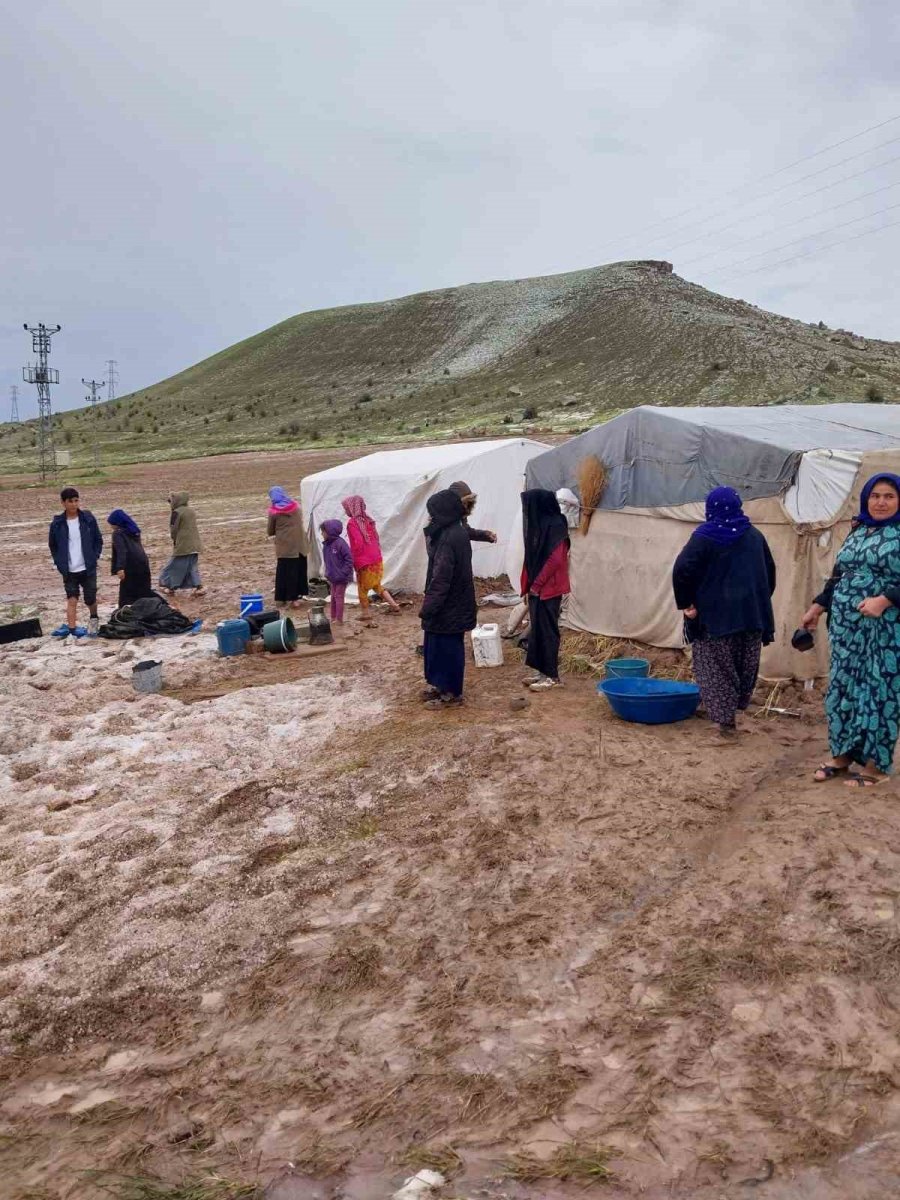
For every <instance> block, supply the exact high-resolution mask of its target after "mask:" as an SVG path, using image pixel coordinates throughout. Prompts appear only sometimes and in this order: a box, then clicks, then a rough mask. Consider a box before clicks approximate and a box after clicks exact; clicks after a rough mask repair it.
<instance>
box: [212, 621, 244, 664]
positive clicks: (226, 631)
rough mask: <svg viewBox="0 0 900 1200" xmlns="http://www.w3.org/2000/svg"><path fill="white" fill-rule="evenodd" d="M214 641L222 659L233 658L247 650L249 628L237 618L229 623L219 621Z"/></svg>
mask: <svg viewBox="0 0 900 1200" xmlns="http://www.w3.org/2000/svg"><path fill="white" fill-rule="evenodd" d="M216 641H217V642H218V643H219V653H220V654H221V655H222V657H223V658H235V657H236V656H237V655H238V654H243V653H244V651H245V650H246V649H247V643H248V642H249V641H250V626H249V625H248V624H247V622H246V621H242V620H241V619H240V618H239V617H238V618H235V619H234V620H230V621H220V622H219V623H218V625H217V626H216Z"/></svg>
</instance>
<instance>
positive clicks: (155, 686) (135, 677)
mask: <svg viewBox="0 0 900 1200" xmlns="http://www.w3.org/2000/svg"><path fill="white" fill-rule="evenodd" d="M131 682H132V683H133V684H134V690H135V691H136V692H145V693H148V694H149V693H151V692H159V691H161V690H162V663H161V662H154V660H153V659H152V658H148V659H147V660H146V661H145V662H139V663H137V665H136V666H133V667H132V668H131Z"/></svg>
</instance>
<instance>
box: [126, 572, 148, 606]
mask: <svg viewBox="0 0 900 1200" xmlns="http://www.w3.org/2000/svg"><path fill="white" fill-rule="evenodd" d="M152 595H153V580H152V579H151V577H150V566H149V564H148V566H147V567H146V569H145V570H141V571H132V572H130V573H129V574H127V575H126V576H125V578H124V579H120V580H119V608H123V607H124V606H125V605H126V604H134V602H135V600H145V599H147V597H149V596H152Z"/></svg>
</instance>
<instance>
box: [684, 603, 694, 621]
mask: <svg viewBox="0 0 900 1200" xmlns="http://www.w3.org/2000/svg"><path fill="white" fill-rule="evenodd" d="M684 615H685V616H686V617H687V619H688V620H689V621H695V620H696V619H697V605H696V604H692V605H691V606H690V607H689V608H686V609H685V610H684Z"/></svg>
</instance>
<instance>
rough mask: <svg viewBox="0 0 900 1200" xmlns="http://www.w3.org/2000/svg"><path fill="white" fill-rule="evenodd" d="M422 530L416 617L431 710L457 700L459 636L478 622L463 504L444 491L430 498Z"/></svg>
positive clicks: (461, 671) (461, 667)
mask: <svg viewBox="0 0 900 1200" xmlns="http://www.w3.org/2000/svg"><path fill="white" fill-rule="evenodd" d="M427 508H428V515H429V517H430V518H431V521H430V523H429V524H428V525H427V526H426V528H425V543H426V545H427V547H428V574H427V576H426V579H425V599H424V601H423V602H422V608H421V611H420V613H419V616H420V618H421V620H422V628H423V630H424V631H425V682H426V683H427V684H428V685H429V686H428V689H427V691H426V692H424V693H423V699H424V700H426V701H427V702H428V703H429V704H430V705H432V706H433V707H435V708H444V707H448V706H450V705H454V704H462V691H463V678H464V675H465V670H466V647H465V634H466V632H467V631H468V630H470V629H474V628H475V626H476V624H477V623H478V606H477V604H476V602H475V580H474V578H473V577H472V543H471V541H470V540H469V531H468V529H467V528H466V526H465V525H464V524H463V517H464V516H465V508H464V506H463V502H462V500H461V499H460V498H459V496H458V495H457V494H456V493H455V492H453V491H450V490H449V489H448V490H447V491H443V492H437V493H436V494H435V495H434V496H431V497H430V498H429V500H428V504H427Z"/></svg>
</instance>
